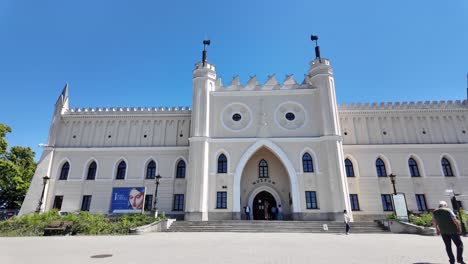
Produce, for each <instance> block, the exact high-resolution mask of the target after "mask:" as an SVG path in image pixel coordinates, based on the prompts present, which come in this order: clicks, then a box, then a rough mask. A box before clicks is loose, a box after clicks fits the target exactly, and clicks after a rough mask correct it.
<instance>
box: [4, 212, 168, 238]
mask: <svg viewBox="0 0 468 264" xmlns="http://www.w3.org/2000/svg"><path fill="white" fill-rule="evenodd" d="M161 219H164V216H162V217H158V219H155V218H154V217H150V216H147V215H142V214H132V215H130V214H125V215H121V216H118V217H114V218H108V217H106V216H104V215H103V214H102V213H99V214H90V213H89V212H77V213H73V214H67V215H65V216H59V215H58V212H57V211H56V210H53V211H49V212H46V213H42V214H36V213H34V214H27V215H24V216H21V217H13V218H11V219H9V220H7V221H3V222H0V236H42V235H43V234H44V228H45V227H47V226H48V225H49V224H50V223H51V222H52V221H72V222H73V226H72V229H71V232H72V234H80V235H110V234H128V233H130V229H131V228H135V227H138V226H142V225H147V224H150V223H152V222H155V221H157V220H161Z"/></svg>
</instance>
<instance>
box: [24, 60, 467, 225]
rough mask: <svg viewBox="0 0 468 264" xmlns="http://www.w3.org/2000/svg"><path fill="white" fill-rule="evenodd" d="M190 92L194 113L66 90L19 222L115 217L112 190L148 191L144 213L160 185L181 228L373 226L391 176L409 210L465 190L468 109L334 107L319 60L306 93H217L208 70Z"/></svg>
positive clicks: (164, 204)
mask: <svg viewBox="0 0 468 264" xmlns="http://www.w3.org/2000/svg"><path fill="white" fill-rule="evenodd" d="M192 93H193V100H192V109H190V108H188V107H185V108H182V107H165V108H163V107H154V108H141V107H139V108H133V107H132V108H130V107H111V108H76V109H72V108H70V106H69V97H68V87H65V89H64V90H63V92H62V93H61V95H60V97H59V99H58V100H57V103H56V105H55V112H54V115H53V119H52V124H51V128H50V132H49V138H48V142H47V145H46V146H45V148H44V151H43V153H42V156H41V159H40V162H39V164H38V167H37V170H36V173H35V175H34V177H33V180H32V183H31V187H30V189H29V191H28V193H27V195H26V198H25V201H24V203H23V206H22V208H21V211H20V214H25V213H29V212H34V211H36V210H37V209H40V211H48V210H51V209H52V208H54V207H55V208H58V209H59V210H61V211H66V212H73V211H79V210H89V211H90V212H91V213H97V212H103V213H109V212H110V207H111V196H112V190H113V188H116V187H146V197H145V203H146V205H145V208H146V210H151V209H152V206H153V201H154V197H153V196H154V193H155V187H156V185H155V180H154V178H155V175H160V176H161V177H162V178H161V181H160V184H159V189H158V202H157V207H158V209H159V212H162V211H164V212H165V213H166V215H171V216H174V217H178V218H184V219H186V220H219V219H245V211H244V207H245V206H249V207H250V208H251V212H250V215H251V217H252V218H253V219H264V218H265V210H267V207H271V206H276V207H278V206H279V205H281V207H282V209H283V213H284V217H285V219H294V220H341V217H342V212H343V210H348V211H349V212H352V216H353V218H354V220H358V221H362V220H371V219H376V218H381V217H383V216H384V215H385V214H388V213H392V211H393V205H392V200H391V194H392V193H393V187H392V184H391V182H390V179H389V177H388V175H390V174H391V173H393V174H394V175H396V189H397V191H398V192H401V193H404V194H405V197H406V201H407V206H408V209H409V210H411V211H414V212H422V211H426V210H428V209H434V208H436V206H437V204H438V201H439V200H447V199H448V197H447V196H446V193H445V190H446V189H453V190H454V191H455V192H456V193H462V194H468V145H467V142H468V135H467V133H466V131H467V130H468V123H467V117H468V102H467V101H466V100H465V101H463V102H461V101H455V102H452V101H447V102H444V101H438V102H403V103H400V102H397V103H377V104H376V103H373V104H368V103H366V104H361V103H358V104H350V105H346V104H343V105H341V106H339V105H338V104H337V102H336V93H335V83H334V76H333V70H332V67H331V65H330V62H329V60H327V59H324V58H320V57H319V56H317V58H316V59H315V60H313V61H312V62H311V63H310V69H309V71H308V72H307V74H306V75H305V79H304V80H303V81H302V82H300V83H298V82H297V81H296V80H295V79H294V78H293V76H290V75H288V76H286V78H285V80H284V81H283V82H282V83H279V82H278V81H277V79H276V77H275V76H274V75H272V76H269V78H268V80H267V81H266V83H265V84H263V85H261V84H259V83H258V81H257V79H256V78H255V77H252V78H251V79H250V80H249V81H248V82H247V84H246V85H245V86H244V85H242V84H241V83H240V82H239V79H238V78H237V77H235V78H234V79H233V80H232V81H231V83H230V84H228V85H223V84H222V82H221V80H220V79H219V78H217V74H216V69H215V66H214V65H213V64H211V63H208V62H206V60H204V61H203V62H200V63H197V64H196V66H195V69H194V70H193V92H192ZM44 176H49V177H50V180H49V181H48V182H47V183H46V184H43V177H44ZM43 187H44V188H43ZM41 197H44V199H43V202H41V203H40V202H39V201H40V200H42V199H41ZM39 203H40V204H39ZM465 205H466V206H468V202H465ZM38 206H39V208H38Z"/></svg>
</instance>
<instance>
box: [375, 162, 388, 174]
mask: <svg viewBox="0 0 468 264" xmlns="http://www.w3.org/2000/svg"><path fill="white" fill-rule="evenodd" d="M375 169H376V170H377V176H379V177H387V169H386V168H385V163H384V162H383V160H382V159H381V158H378V159H377V160H376V161H375Z"/></svg>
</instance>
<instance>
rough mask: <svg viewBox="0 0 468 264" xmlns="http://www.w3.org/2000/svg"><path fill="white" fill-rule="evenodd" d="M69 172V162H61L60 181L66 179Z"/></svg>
mask: <svg viewBox="0 0 468 264" xmlns="http://www.w3.org/2000/svg"><path fill="white" fill-rule="evenodd" d="M69 174H70V162H68V161H66V162H65V163H63V165H62V167H61V168H60V176H59V180H60V181H66V180H68V175H69Z"/></svg>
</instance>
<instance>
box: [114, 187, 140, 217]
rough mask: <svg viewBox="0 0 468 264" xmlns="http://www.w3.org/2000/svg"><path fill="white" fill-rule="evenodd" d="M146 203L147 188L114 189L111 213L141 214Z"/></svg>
mask: <svg viewBox="0 0 468 264" xmlns="http://www.w3.org/2000/svg"><path fill="white" fill-rule="evenodd" d="M144 203H145V187H118V188H113V189H112V198H111V209H110V212H111V213H116V214H119V213H120V214H122V213H141V212H143V207H144Z"/></svg>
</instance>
